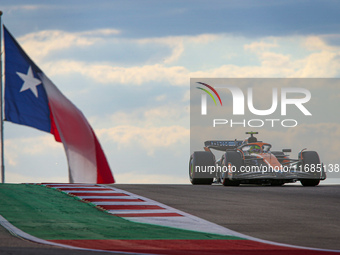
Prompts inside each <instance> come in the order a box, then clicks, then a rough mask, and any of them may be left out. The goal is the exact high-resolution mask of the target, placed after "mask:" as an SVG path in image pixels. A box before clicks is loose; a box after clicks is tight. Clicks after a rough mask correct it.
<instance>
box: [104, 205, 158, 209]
mask: <svg viewBox="0 0 340 255" xmlns="http://www.w3.org/2000/svg"><path fill="white" fill-rule="evenodd" d="M99 206H100V207H102V208H104V209H106V210H156V209H164V208H163V207H160V206H158V205H99Z"/></svg>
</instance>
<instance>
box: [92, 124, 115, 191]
mask: <svg viewBox="0 0 340 255" xmlns="http://www.w3.org/2000/svg"><path fill="white" fill-rule="evenodd" d="M91 131H92V134H93V138H94V143H95V148H96V160H97V183H106V184H107V183H115V180H114V178H113V175H112V173H111V169H110V166H109V163H108V162H107V160H106V157H105V154H104V151H103V149H102V147H101V146H100V143H99V141H98V139H97V136H96V135H95V133H94V132H93V130H92V128H91Z"/></svg>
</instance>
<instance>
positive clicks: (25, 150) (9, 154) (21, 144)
mask: <svg viewBox="0 0 340 255" xmlns="http://www.w3.org/2000/svg"><path fill="white" fill-rule="evenodd" d="M62 150H63V145H62V144H61V143H58V142H56V141H55V140H54V138H53V136H51V135H42V136H39V137H29V138H12V139H5V152H6V153H5V160H6V162H7V163H8V164H9V165H10V166H16V165H17V164H18V162H19V161H20V159H21V157H22V156H23V155H26V156H27V155H28V156H36V155H43V154H50V155H52V154H54V153H56V152H60V151H62Z"/></svg>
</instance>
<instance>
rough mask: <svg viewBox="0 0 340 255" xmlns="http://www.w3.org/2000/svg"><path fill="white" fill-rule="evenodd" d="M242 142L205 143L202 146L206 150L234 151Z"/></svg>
mask: <svg viewBox="0 0 340 255" xmlns="http://www.w3.org/2000/svg"><path fill="white" fill-rule="evenodd" d="M242 143H243V141H238V140H229V141H228V140H227V141H205V142H204V146H205V148H207V149H214V150H219V151H226V150H234V149H236V148H237V147H239V146H241V145H242Z"/></svg>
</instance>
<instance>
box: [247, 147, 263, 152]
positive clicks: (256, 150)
mask: <svg viewBox="0 0 340 255" xmlns="http://www.w3.org/2000/svg"><path fill="white" fill-rule="evenodd" d="M249 153H261V148H260V146H258V145H252V146H251V147H250V149H249Z"/></svg>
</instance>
